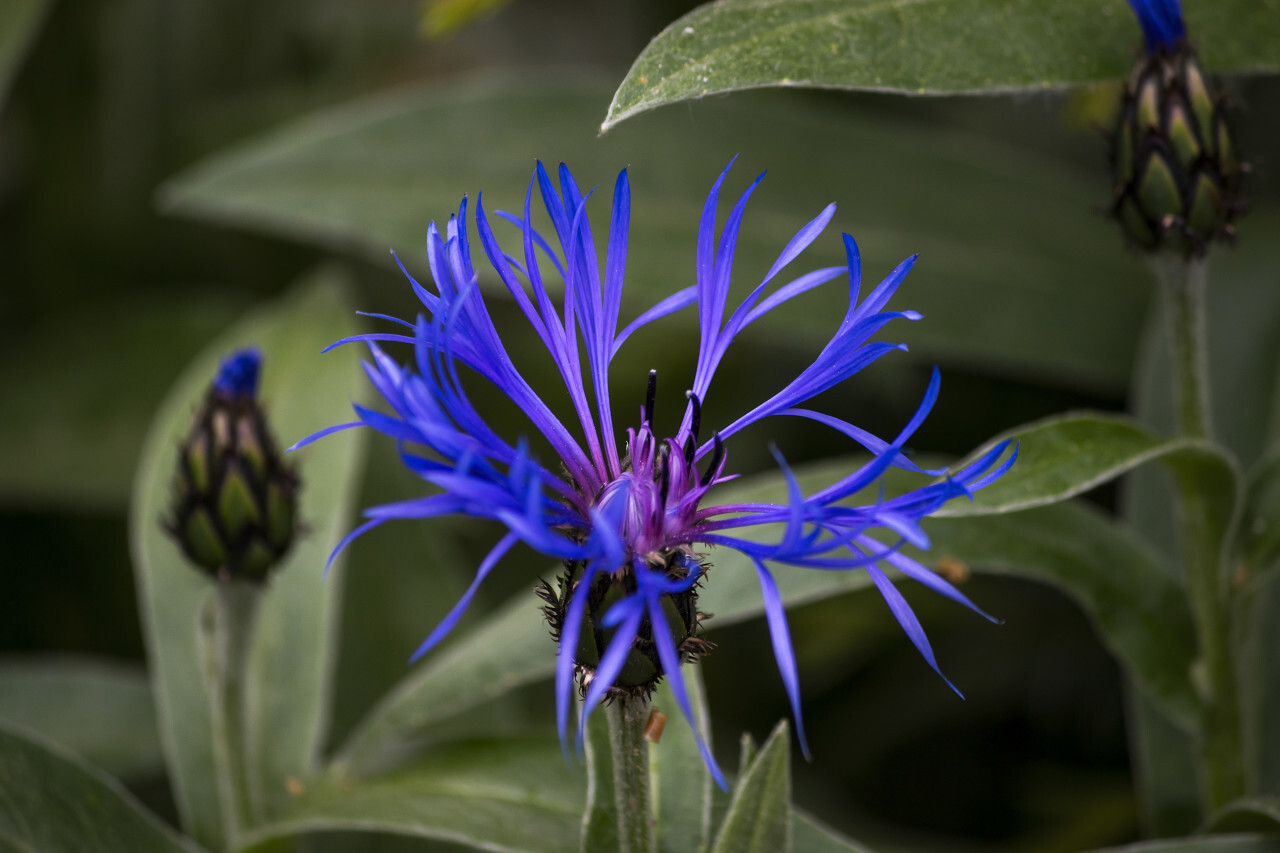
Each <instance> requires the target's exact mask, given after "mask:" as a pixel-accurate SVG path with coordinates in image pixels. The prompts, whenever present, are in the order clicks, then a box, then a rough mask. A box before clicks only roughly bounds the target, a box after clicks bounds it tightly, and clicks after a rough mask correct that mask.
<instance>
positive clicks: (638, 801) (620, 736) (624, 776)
mask: <svg viewBox="0 0 1280 853" xmlns="http://www.w3.org/2000/svg"><path fill="white" fill-rule="evenodd" d="M605 717H606V719H607V720H608V722H609V753H610V758H612V759H613V795H614V802H615V805H616V808H617V812H618V850H619V851H620V853H656V851H657V849H658V839H657V834H656V833H655V832H654V817H653V801H652V797H651V796H650V792H649V744H648V742H647V741H645V739H644V726H645V723H646V722H647V721H648V719H649V700H648V699H647V698H642V697H636V696H629V697H626V698H623V699H618V700H617V701H615V702H612V703H610V704H609V705H607V706H606V707H605Z"/></svg>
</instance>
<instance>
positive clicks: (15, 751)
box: [0, 723, 197, 853]
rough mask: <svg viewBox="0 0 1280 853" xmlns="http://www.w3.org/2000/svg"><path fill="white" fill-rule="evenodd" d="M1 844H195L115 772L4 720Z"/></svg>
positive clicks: (84, 847)
mask: <svg viewBox="0 0 1280 853" xmlns="http://www.w3.org/2000/svg"><path fill="white" fill-rule="evenodd" d="M0 847H3V848H4V849H6V850H9V849H12V850H18V851H31V853H37V851H38V853H64V851H65V853H117V851H121V850H129V851H133V852H134V853H174V851H187V853H191V851H194V850H196V849H197V848H196V846H195V845H194V844H191V843H190V842H188V841H187V840H186V839H183V838H181V837H179V836H178V835H177V834H175V833H174V832H173V831H172V830H171V829H169V828H167V827H166V826H165V825H164V824H163V823H161V822H160V821H159V820H158V819H157V818H156V817H154V816H153V815H151V814H150V813H149V812H147V811H146V810H145V809H143V807H142V806H141V805H140V804H139V803H138V802H137V800H135V799H134V798H133V796H132V795H131V794H130V793H129V792H128V791H126V790H125V789H124V787H123V786H122V785H121V784H120V783H119V782H117V781H116V780H114V779H112V778H111V777H110V776H107V775H105V774H103V773H102V772H101V771H99V770H96V769H94V768H92V767H89V766H88V765H86V764H84V763H82V762H81V761H80V759H78V758H76V757H75V756H74V755H72V754H71V753H70V752H67V751H66V750H64V749H63V748H61V747H59V746H55V745H53V744H52V743H48V742H45V741H43V740H42V739H41V738H39V737H38V736H36V735H34V734H33V733H24V732H22V731H20V730H18V729H13V728H9V727H8V724H7V723H0Z"/></svg>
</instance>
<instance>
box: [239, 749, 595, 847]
mask: <svg viewBox="0 0 1280 853" xmlns="http://www.w3.org/2000/svg"><path fill="white" fill-rule="evenodd" d="M584 777H585V774H584V773H583V772H582V769H581V768H580V767H566V766H565V762H564V759H563V758H562V757H561V755H560V747H559V745H558V744H557V742H556V741H555V740H554V739H548V738H525V739H510V740H480V741H463V742H458V743H453V744H449V745H448V746H445V747H443V748H441V749H439V750H437V751H435V752H433V753H432V754H431V755H430V756H428V757H427V758H426V759H425V760H424V761H423V762H422V764H420V765H418V766H416V767H414V768H413V769H411V770H406V771H403V772H397V773H393V774H389V775H386V776H379V777H376V778H371V779H365V780H359V781H355V780H350V779H346V778H343V777H339V776H335V775H333V774H326V775H325V776H322V777H320V778H318V779H317V780H315V781H313V782H308V783H307V784H306V785H305V789H304V790H302V791H301V792H300V793H299V795H298V796H297V797H296V798H295V799H294V802H293V803H292V804H291V805H289V807H288V808H287V809H286V810H285V811H284V812H283V813H282V814H281V816H280V818H279V820H278V821H276V822H274V823H271V824H270V825H268V826H264V827H261V828H260V829H257V830H255V831H253V832H251V833H250V834H249V835H248V836H246V838H245V839H244V842H245V844H246V845H265V844H266V843H267V842H269V841H270V840H272V839H278V838H287V837H289V836H293V835H298V834H300V833H314V832H338V831H344V830H346V831H360V832H389V833H395V834H398V835H407V836H412V837H415V838H426V839H432V840H437V841H451V842H455V843H460V844H470V845H473V846H475V847H478V848H480V849H483V850H493V851H548V853H563V851H566V850H572V849H575V848H576V847H577V844H578V828H579V825H580V823H581V820H580V819H581V815H582V803H583V798H584V796H585V794H586V792H585V790H584V786H583V782H584Z"/></svg>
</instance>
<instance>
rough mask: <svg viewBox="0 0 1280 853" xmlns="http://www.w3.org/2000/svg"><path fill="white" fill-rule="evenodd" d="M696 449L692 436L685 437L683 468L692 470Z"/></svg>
mask: <svg viewBox="0 0 1280 853" xmlns="http://www.w3.org/2000/svg"><path fill="white" fill-rule="evenodd" d="M697 449H698V443H697V442H696V441H694V440H693V436H691V435H688V436H685V439H684V467H686V468H689V469H692V468H693V454H694V453H695V452H696V451H697Z"/></svg>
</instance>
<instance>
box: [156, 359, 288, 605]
mask: <svg viewBox="0 0 1280 853" xmlns="http://www.w3.org/2000/svg"><path fill="white" fill-rule="evenodd" d="M261 364H262V354H261V353H260V352H259V351H258V350H257V349H256V348H248V349H242V350H238V351H236V352H234V353H232V354H231V355H229V356H227V358H225V359H223V361H222V363H221V365H220V366H219V368H218V373H217V375H216V376H214V379H213V382H212V383H211V384H210V386H209V390H208V391H207V392H206V394H205V398H204V401H203V402H202V403H201V404H200V407H199V408H198V409H197V410H196V414H195V419H194V422H193V423H192V425H191V431H190V432H189V433H188V434H187V437H186V439H185V440H184V441H183V443H182V445H181V446H180V447H179V448H178V460H177V468H176V472H175V475H174V488H173V491H174V495H173V504H172V506H171V508H170V510H169V514H168V517H167V518H166V519H165V522H164V523H165V527H166V528H167V529H168V531H169V533H170V534H171V535H172V536H173V537H174V539H175V540H177V542H178V544H179V546H181V548H182V550H183V552H184V553H185V554H186V555H187V558H188V559H189V560H191V562H193V563H195V564H196V565H197V566H199V567H200V568H201V569H203V570H204V571H205V572H207V573H209V574H211V575H213V576H215V577H217V578H218V579H219V580H222V581H249V582H251V583H261V582H262V581H264V580H266V577H267V574H268V572H270V570H271V568H272V567H273V566H275V565H276V564H277V563H279V561H280V560H281V559H282V558H283V557H284V555H285V553H286V552H287V551H288V550H289V546H290V545H291V544H292V542H293V537H294V533H295V532H296V527H297V523H296V520H295V512H296V509H297V490H298V475H297V472H296V471H294V470H293V468H291V467H290V466H288V465H286V464H284V462H283V460H282V459H281V458H280V452H279V450H278V449H277V445H276V443H275V440H274V439H272V437H271V431H270V430H269V429H268V427H267V419H266V415H265V414H264V413H263V411H262V408H261V407H260V406H259V405H258V399H257V398H258V372H259V368H260V367H261Z"/></svg>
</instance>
